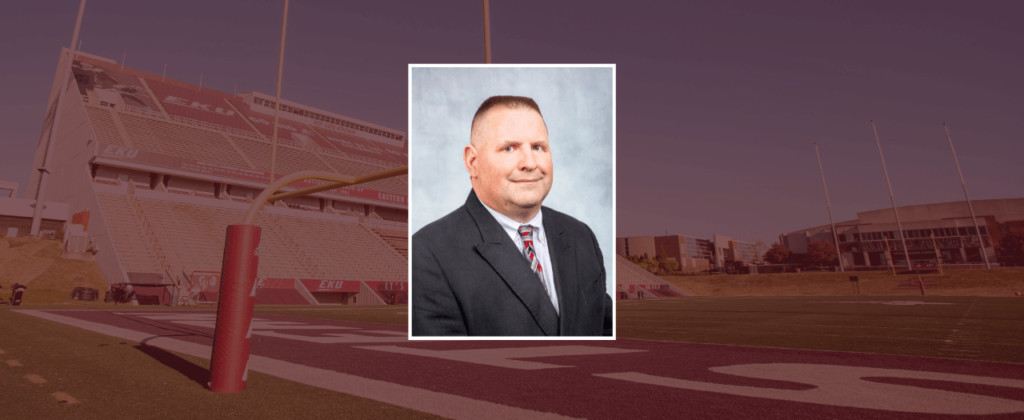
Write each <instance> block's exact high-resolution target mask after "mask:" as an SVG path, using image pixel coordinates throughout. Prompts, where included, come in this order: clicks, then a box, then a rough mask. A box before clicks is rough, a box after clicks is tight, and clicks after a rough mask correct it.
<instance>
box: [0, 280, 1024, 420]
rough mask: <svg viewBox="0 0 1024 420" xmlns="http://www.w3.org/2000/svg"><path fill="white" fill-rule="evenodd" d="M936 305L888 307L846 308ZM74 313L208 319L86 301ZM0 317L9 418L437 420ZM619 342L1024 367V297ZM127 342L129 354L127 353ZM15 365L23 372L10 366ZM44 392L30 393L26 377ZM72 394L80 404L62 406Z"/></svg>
mask: <svg viewBox="0 0 1024 420" xmlns="http://www.w3.org/2000/svg"><path fill="white" fill-rule="evenodd" d="M879 301H885V302H901V301H907V302H928V303H944V304H951V305H884V304H878V303H839V302H879ZM79 303H80V304H79V305H75V306H74V309H92V310H125V309H133V310H137V309H146V310H159V311H167V310H181V311H192V310H197V309H198V310H203V309H206V310H209V309H211V308H210V307H200V308H196V307H187V308H185V307H177V308H169V307H165V306H150V307H144V306H142V307H140V306H136V307H130V306H125V305H120V306H116V307H115V306H114V305H108V304H98V303H91V304H89V303H85V302H79ZM57 308H61V309H63V308H65V306H63V305H61V306H55V305H31V306H21V307H19V308H12V307H10V306H0V325H4V329H3V334H0V350H2V351H3V352H4V353H2V354H0V360H3V361H4V362H0V389H3V393H2V395H0V401H3V402H4V404H3V407H4V408H3V409H4V417H5V418H8V417H9V418H47V419H63V418H68V419H110V418H181V417H188V418H194V419H220V418H225V417H244V418H281V417H287V418H293V417H295V416H297V415H298V416H300V417H308V418H430V417H432V416H430V415H427V414H423V413H420V412H416V411H411V410H407V409H404V408H400V407H395V406H392V405H387V404H382V403H379V402H376V401H373V400H368V399H364V398H359V397H354V396H349V395H344V394H337V393H334V392H330V391H325V390H322V389H319V388H315V387H310V386H306V385H301V384H297V383H294V382H290V381H286V380H283V379H279V378H276V377H273V376H269V375H263V374H259V373H257V372H251V373H250V375H251V380H250V381H249V384H250V385H249V387H248V389H247V390H246V392H242V393H237V394H215V393H212V392H210V391H208V390H207V389H205V387H204V383H203V381H205V380H206V378H208V371H207V369H208V364H209V361H208V360H203V359H200V358H196V357H191V356H187V355H181V354H176V353H172V352H167V351H164V350H161V349H157V348H153V347H148V346H143V345H140V344H139V343H135V342H130V341H122V340H120V339H115V338H112V337H108V336H105V335H102V334H97V333H93V332H89V331H85V330H81V329H78V328H75V327H71V326H66V325H63V324H57V323H53V322H50V321H46V320H42V319H38V318H35V317H31V316H27V315H22V314H18V313H15V312H12V309H44V310H45V309H57ZM407 311H408V308H407V307H406V306H397V307H395V306H391V307H349V306H331V307H309V306H288V307H279V306H260V307H257V308H256V311H255V312H256V316H257V317H258V316H259V315H260V314H274V315H285V316H294V317H301V318H317V319H331V320H345V321H359V322H373V323H382V324H393V325H404V324H406V317H407ZM618 337H619V338H635V339H644V340H661V341H681V342H690V343H713V344H727V345H744V346H762V347H776V348H790V349H810V350H836V351H853V352H865V353H879V354H894V355H908V356H926V357H940V358H950V359H967V360H987V361H998V362H1011V363H1024V298H998V297H942V296H928V297H920V296H916V297H915V296H905V297H891V296H889V297H880V296H857V297H851V296H815V297H696V298H679V299H661V300H644V301H620V302H619V303H618ZM122 343H123V344H122ZM9 361H16V362H17V364H20V366H11V365H10V364H8V363H6V362H9ZM30 374H31V375H38V376H39V377H41V378H43V379H44V380H45V381H46V382H45V383H42V384H37V383H33V382H31V381H30V380H29V378H26V375H30ZM57 392H63V393H66V394H68V395H70V396H72V397H73V398H74V399H76V400H78V401H79V403H73V404H67V403H59V402H58V399H57V397H55V396H54V393H57Z"/></svg>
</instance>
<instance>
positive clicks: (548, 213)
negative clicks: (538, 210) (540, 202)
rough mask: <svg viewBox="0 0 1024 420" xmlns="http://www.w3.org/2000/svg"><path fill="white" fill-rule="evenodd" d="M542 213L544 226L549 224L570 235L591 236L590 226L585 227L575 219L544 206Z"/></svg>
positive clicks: (584, 224)
mask: <svg viewBox="0 0 1024 420" xmlns="http://www.w3.org/2000/svg"><path fill="white" fill-rule="evenodd" d="M543 211H544V221H545V224H549V225H550V226H553V227H555V228H557V229H559V230H562V231H564V232H566V233H569V234H572V235H586V236H592V235H593V231H591V230H590V226H587V224H586V223H583V222H581V221H580V220H579V219H577V218H575V217H572V216H570V215H568V214H565V213H562V212H560V211H558V210H555V209H552V208H551V207H546V206H545V207H543Z"/></svg>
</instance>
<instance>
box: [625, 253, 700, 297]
mask: <svg viewBox="0 0 1024 420" xmlns="http://www.w3.org/2000/svg"><path fill="white" fill-rule="evenodd" d="M615 274H616V280H615V282H616V283H617V284H618V286H619V287H618V290H619V293H618V295H619V296H618V299H637V298H652V297H679V296H689V294H688V293H686V292H684V291H682V290H680V289H679V288H677V287H675V286H673V285H671V284H670V283H669V282H667V281H665V280H662V279H660V278H658V276H656V275H654V274H651V273H650V272H648V271H647V270H644V269H642V268H640V267H639V266H637V265H636V264H633V263H632V262H631V261H629V260H627V259H625V258H623V257H622V256H621V255H615Z"/></svg>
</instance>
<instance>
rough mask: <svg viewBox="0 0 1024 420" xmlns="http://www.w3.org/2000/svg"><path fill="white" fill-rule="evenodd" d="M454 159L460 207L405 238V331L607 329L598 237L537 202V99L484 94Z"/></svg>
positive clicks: (547, 168) (541, 152) (563, 332)
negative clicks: (461, 180) (459, 161)
mask: <svg viewBox="0 0 1024 420" xmlns="http://www.w3.org/2000/svg"><path fill="white" fill-rule="evenodd" d="M463 160H464V162H465V165H466V170H467V171H469V174H470V180H471V182H472V185H473V190H472V191H471V192H470V193H469V198H467V199H466V204H465V205H463V206H462V207H460V208H458V209H456V210H455V211H453V212H451V213H450V214H448V215H447V216H444V217H442V218H441V219H438V220H437V221H434V222H433V223H431V224H429V225H427V226H425V227H423V229H420V230H419V231H418V232H416V234H414V235H413V237H412V253H411V255H412V334H413V336H463V335H471V336H601V335H606V336H610V335H611V329H612V326H611V325H612V302H611V297H609V296H608V294H607V293H606V292H605V290H606V284H605V276H606V273H605V269H604V259H603V257H602V254H601V249H600V247H599V246H598V242H597V238H596V237H595V236H594V233H593V232H592V231H591V230H590V228H589V227H587V225H585V224H583V223H582V222H580V221H578V220H576V219H574V218H573V217H571V216H568V215H566V214H563V213H559V212H557V211H555V210H552V209H550V208H548V207H543V206H542V203H543V201H544V198H545V197H546V196H547V194H548V191H550V189H551V184H552V180H553V177H554V172H553V167H552V163H551V150H550V147H549V144H548V136H547V126H546V125H545V123H544V118H543V116H542V115H541V113H540V108H539V107H538V106H537V104H536V103H535V102H534V101H533V100H532V99H530V98H524V97H516V96H495V97H491V98H489V99H487V100H486V101H484V103H483V104H482V105H480V108H479V109H478V110H477V112H476V115H475V116H474V117H473V124H472V128H471V135H470V144H469V145H467V146H466V147H465V149H464V152H463Z"/></svg>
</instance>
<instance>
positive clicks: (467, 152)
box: [462, 144, 477, 179]
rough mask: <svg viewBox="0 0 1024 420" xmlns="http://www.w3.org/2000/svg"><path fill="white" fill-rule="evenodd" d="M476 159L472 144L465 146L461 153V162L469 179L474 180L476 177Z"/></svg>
mask: <svg viewBox="0 0 1024 420" xmlns="http://www.w3.org/2000/svg"><path fill="white" fill-rule="evenodd" d="M476 157H477V156H476V148H475V147H473V145H472V144H467V145H466V148H465V149H463V151H462V160H463V161H464V162H465V164H466V172H469V178H470V179H473V178H476V175H477V168H476V163H477V161H476Z"/></svg>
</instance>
